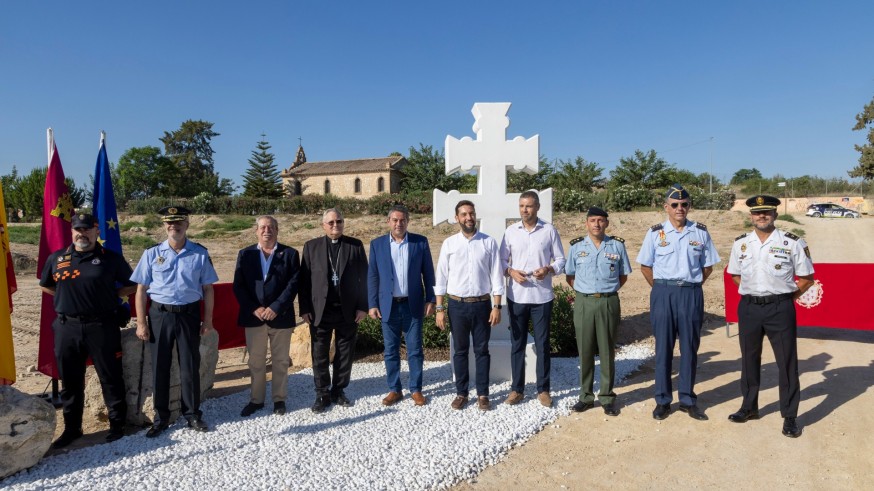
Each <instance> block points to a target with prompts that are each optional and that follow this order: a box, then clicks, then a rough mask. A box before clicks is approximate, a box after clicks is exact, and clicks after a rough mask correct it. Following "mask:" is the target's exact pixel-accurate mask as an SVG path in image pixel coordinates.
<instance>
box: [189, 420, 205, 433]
mask: <svg viewBox="0 0 874 491" xmlns="http://www.w3.org/2000/svg"><path fill="white" fill-rule="evenodd" d="M188 427H189V428H191V429H192V430H194V431H200V432H204V431H209V426H207V425H206V423H204V422H203V420H202V419H200V416H194V417H192V418H191V419H189V420H188Z"/></svg>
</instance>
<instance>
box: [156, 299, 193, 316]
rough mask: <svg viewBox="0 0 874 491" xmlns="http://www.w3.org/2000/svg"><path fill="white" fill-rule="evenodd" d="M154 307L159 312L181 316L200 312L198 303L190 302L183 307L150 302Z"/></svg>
mask: <svg viewBox="0 0 874 491" xmlns="http://www.w3.org/2000/svg"><path fill="white" fill-rule="evenodd" d="M152 305H154V306H155V307H156V308H157V309H158V310H160V311H161V312H170V313H172V314H181V313H185V312H195V311H196V312H198V313H199V312H200V301H197V302H192V303H189V304H185V305H169V304H166V303H161V302H156V301H154V300H152Z"/></svg>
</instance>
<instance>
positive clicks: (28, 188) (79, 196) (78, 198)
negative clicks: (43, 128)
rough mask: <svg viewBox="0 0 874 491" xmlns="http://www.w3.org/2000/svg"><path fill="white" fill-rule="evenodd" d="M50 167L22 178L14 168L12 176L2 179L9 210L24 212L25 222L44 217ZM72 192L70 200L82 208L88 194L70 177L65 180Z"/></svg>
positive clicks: (38, 168) (33, 171)
mask: <svg viewBox="0 0 874 491" xmlns="http://www.w3.org/2000/svg"><path fill="white" fill-rule="evenodd" d="M47 173H48V167H34V168H33V169H32V170H31V171H30V173H29V174H27V175H25V176H20V175H19V174H18V169H17V168H15V167H14V166H13V167H12V172H11V173H10V174H7V175H4V176H2V177H0V182H2V183H3V198H4V201H5V202H6V207H7V208H12V209H13V210H22V211H23V212H24V220H35V219H38V218H40V217H42V212H43V203H44V201H45V196H44V192H45V185H46V174H47ZM64 182H65V183H66V184H67V188H69V190H70V200H71V201H72V202H73V207H74V208H81V207H82V205H83V204H84V203H85V200H86V196H87V192H86V190H85V189H83V188H80V187H78V186H76V183H75V181H73V179H72V178H70V177H68V178H66V179H65V180H64Z"/></svg>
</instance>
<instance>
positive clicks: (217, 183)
mask: <svg viewBox="0 0 874 491" xmlns="http://www.w3.org/2000/svg"><path fill="white" fill-rule="evenodd" d="M212 127H213V123H210V122H208V121H201V120H198V121H194V120H190V119H189V120H187V121H183V122H182V125H181V126H180V127H179V129H178V130H176V131H173V132H167V131H165V132H164V136H163V137H162V138H160V140H161V143H163V144H164V154H165V156H166V157H167V158H169V159H170V161H172V162H173V164H174V165H175V166H176V167H177V168H178V169H179V179H180V180H179V181H178V183H179V185H178V186H170V187H176V188H177V190H176V194H177V195H178V196H180V197H191V196H196V195H198V194H200V193H204V192H205V193H210V194H213V195H216V196H227V195H229V194H231V193H232V192H233V190H234V185H233V182H232V181H231V180H230V179H222V178H221V177H220V176H219V174H218V173H217V172H215V162H214V160H213V154H214V153H215V152H214V151H213V149H212V144H211V141H212V139H213V138H215V137H216V136H219V133H216V132H215V131H213V130H212Z"/></svg>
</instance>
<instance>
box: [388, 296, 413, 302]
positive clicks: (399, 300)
mask: <svg viewBox="0 0 874 491" xmlns="http://www.w3.org/2000/svg"><path fill="white" fill-rule="evenodd" d="M409 298H410V297H391V300H392V302H395V303H406V302H407V301H408V300H409Z"/></svg>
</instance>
